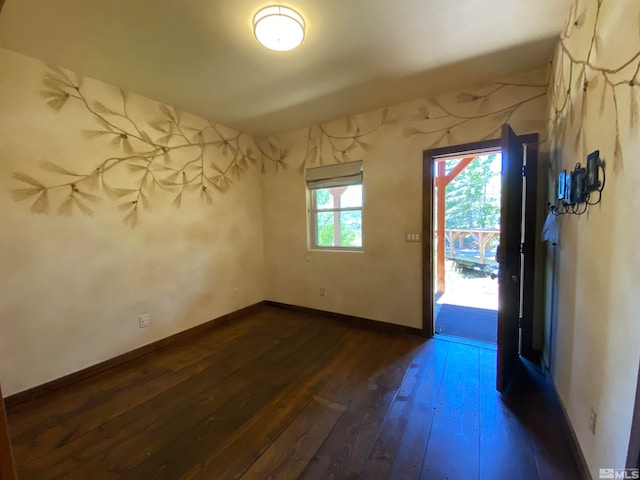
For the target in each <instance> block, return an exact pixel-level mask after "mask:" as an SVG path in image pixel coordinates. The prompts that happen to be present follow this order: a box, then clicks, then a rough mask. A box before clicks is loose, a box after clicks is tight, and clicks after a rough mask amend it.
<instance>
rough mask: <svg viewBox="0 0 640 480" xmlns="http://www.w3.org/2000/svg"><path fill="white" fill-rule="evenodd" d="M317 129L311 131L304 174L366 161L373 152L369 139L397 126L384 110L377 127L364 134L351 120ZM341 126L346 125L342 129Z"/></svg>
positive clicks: (352, 119) (316, 127) (352, 117)
mask: <svg viewBox="0 0 640 480" xmlns="http://www.w3.org/2000/svg"><path fill="white" fill-rule="evenodd" d="M331 123H332V125H331V126H329V125H327V124H324V123H320V124H318V125H313V126H312V127H309V129H308V131H307V139H306V148H305V155H304V159H303V161H302V163H301V164H300V170H301V171H303V170H304V168H305V167H307V166H313V165H318V164H319V165H324V164H325V163H330V162H335V163H342V162H349V161H352V160H357V159H359V158H362V156H363V154H364V153H366V152H369V151H370V150H371V149H372V148H373V144H372V143H370V142H371V140H370V139H369V137H370V136H371V135H372V134H374V133H376V132H377V131H378V130H379V129H380V128H381V127H383V126H385V125H393V124H395V123H397V121H396V120H393V119H392V118H391V117H390V115H389V109H388V108H384V109H382V110H381V116H380V120H379V122H378V124H377V126H374V127H372V128H369V129H365V130H363V129H362V127H361V125H360V120H358V117H355V116H350V117H347V118H346V119H344V121H342V122H331ZM340 125H342V126H341V127H340Z"/></svg>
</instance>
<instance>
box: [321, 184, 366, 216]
mask: <svg viewBox="0 0 640 480" xmlns="http://www.w3.org/2000/svg"><path fill="white" fill-rule="evenodd" d="M313 195H315V206H316V209H317V210H326V209H329V208H354V207H362V185H350V186H348V187H333V188H320V189H318V190H313Z"/></svg>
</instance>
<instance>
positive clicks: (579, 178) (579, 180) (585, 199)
mask: <svg viewBox="0 0 640 480" xmlns="http://www.w3.org/2000/svg"><path fill="white" fill-rule="evenodd" d="M601 170H602V172H600V171H601ZM600 173H602V180H600ZM604 180H605V170H604V161H603V160H601V159H600V151H599V150H596V151H595V152H592V153H590V154H589V155H587V166H586V168H585V167H583V166H582V165H581V164H580V163H578V164H576V166H575V168H574V169H573V171H570V172H567V171H566V170H562V171H561V172H560V174H559V175H558V181H557V183H556V200H555V204H554V205H551V204H549V210H550V211H551V212H552V213H554V214H555V215H561V214H564V213H573V214H576V215H581V214H583V213H585V212H586V211H587V208H588V206H589V205H596V204H597V203H600V200H601V199H602V190H603V189H604ZM592 192H596V193H597V195H598V197H597V200H595V201H594V200H592V198H591V193H592Z"/></svg>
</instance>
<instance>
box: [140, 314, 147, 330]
mask: <svg viewBox="0 0 640 480" xmlns="http://www.w3.org/2000/svg"><path fill="white" fill-rule="evenodd" d="M149 322H150V318H149V314H148V313H143V314H142V315H138V324H139V325H140V328H145V327H148V326H149Z"/></svg>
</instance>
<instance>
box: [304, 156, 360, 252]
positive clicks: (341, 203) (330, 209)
mask: <svg viewBox="0 0 640 480" xmlns="http://www.w3.org/2000/svg"><path fill="white" fill-rule="evenodd" d="M307 186H308V188H309V192H310V209H309V227H310V228H309V230H310V235H309V236H310V238H311V245H312V248H329V249H360V248H362V203H363V202H362V198H363V195H362V162H349V163H340V164H337V165H329V166H326V167H318V168H311V169H308V170H307Z"/></svg>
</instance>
